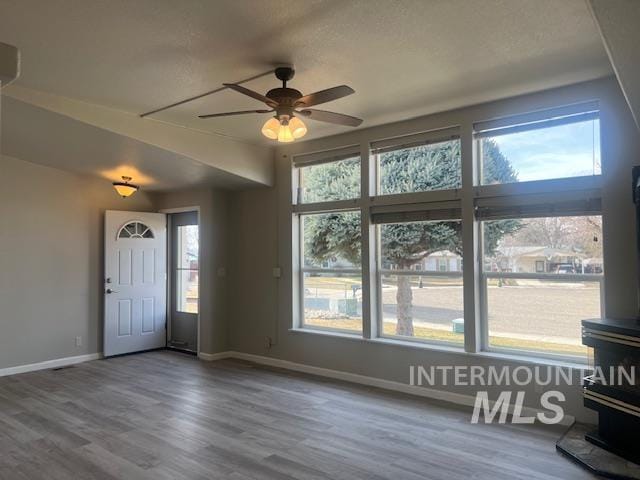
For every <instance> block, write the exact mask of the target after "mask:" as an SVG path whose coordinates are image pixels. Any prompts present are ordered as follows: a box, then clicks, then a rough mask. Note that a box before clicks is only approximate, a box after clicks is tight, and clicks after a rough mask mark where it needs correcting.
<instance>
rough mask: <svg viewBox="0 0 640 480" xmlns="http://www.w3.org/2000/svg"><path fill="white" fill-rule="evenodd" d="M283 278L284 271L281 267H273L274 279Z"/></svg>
mask: <svg viewBox="0 0 640 480" xmlns="http://www.w3.org/2000/svg"><path fill="white" fill-rule="evenodd" d="M281 276H282V269H281V268H280V267H273V278H280V277H281Z"/></svg>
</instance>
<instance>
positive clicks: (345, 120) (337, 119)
mask: <svg viewBox="0 0 640 480" xmlns="http://www.w3.org/2000/svg"><path fill="white" fill-rule="evenodd" d="M298 113H300V114H302V115H304V116H305V117H306V118H310V119H311V120H317V121H319V122H328V123H335V124H337V125H344V126H347V127H358V126H360V124H361V123H362V119H361V118H357V117H352V116H351V115H344V114H342V113H335V112H327V111H326V110H315V109H313V108H306V109H304V110H300V111H299V112H298Z"/></svg>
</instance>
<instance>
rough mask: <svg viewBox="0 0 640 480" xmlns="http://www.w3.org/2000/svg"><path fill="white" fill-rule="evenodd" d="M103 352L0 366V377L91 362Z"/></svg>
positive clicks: (100, 356)
mask: <svg viewBox="0 0 640 480" xmlns="http://www.w3.org/2000/svg"><path fill="white" fill-rule="evenodd" d="M101 358H102V353H89V354H87V355H77V356H75V357H64V358H55V359H53V360H46V361H44V362H38V363H30V364H28V365H17V366H15V367H8V368H0V377H5V376H7V375H15V374H17V373H27V372H35V371H37V370H46V369H48V368H59V367H66V366H68V365H75V364H76V363H82V362H89V361H91V360H99V359H101Z"/></svg>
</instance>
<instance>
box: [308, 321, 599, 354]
mask: <svg viewBox="0 0 640 480" xmlns="http://www.w3.org/2000/svg"><path fill="white" fill-rule="evenodd" d="M305 323H307V324H308V325H311V326H317V327H326V328H339V329H346V330H354V331H357V332H360V331H362V323H361V321H360V320H358V319H349V318H345V319H326V318H315V319H306V320H305ZM395 331H396V326H395V324H394V323H391V322H384V334H385V335H394V334H395ZM413 331H414V336H415V338H418V339H420V338H423V339H428V340H435V341H441V342H451V343H458V344H461V345H462V343H463V341H464V339H463V336H462V334H461V333H453V332H449V331H446V330H439V329H436V328H427V327H414V329H413ZM489 341H490V343H491V346H493V347H498V348H513V349H518V350H534V351H539V352H545V353H555V354H564V355H586V354H587V347H585V346H584V345H567V344H561V343H553V342H543V341H536V340H521V339H517V338H505V337H495V336H491V337H489Z"/></svg>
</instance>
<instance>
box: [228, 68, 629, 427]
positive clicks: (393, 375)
mask: <svg viewBox="0 0 640 480" xmlns="http://www.w3.org/2000/svg"><path fill="white" fill-rule="evenodd" d="M596 98H599V99H600V100H601V123H602V137H601V145H602V163H603V177H604V178H603V187H602V195H603V215H604V221H603V224H604V225H603V229H604V256H605V269H606V276H605V282H606V286H605V288H606V294H605V307H606V312H607V314H608V315H609V316H622V317H633V316H635V315H636V312H637V309H638V304H637V295H636V288H637V272H636V254H635V247H634V241H635V234H634V230H633V229H634V222H633V218H634V217H633V205H632V203H631V197H630V195H631V193H630V171H631V166H632V165H635V164H637V163H640V142H639V138H638V131H637V130H636V127H635V124H634V122H633V119H632V117H631V114H630V111H629V109H628V107H627V105H626V103H625V102H624V99H623V97H622V95H621V93H620V90H619V88H618V85H617V83H616V82H615V80H614V79H603V80H599V81H595V82H589V83H586V84H581V85H577V86H574V87H567V88H561V89H556V90H553V91H549V92H541V93H539V94H532V95H527V96H523V97H519V98H513V99H508V100H504V101H499V102H493V103H490V104H484V105H478V106H473V107H469V108H465V109H460V110H456V111H452V112H445V113H442V114H436V115H431V116H428V117H422V118H419V119H414V120H409V121H406V122H401V123H397V124H392V125H386V126H380V127H373V128H371V129H368V130H364V131H358V132H354V133H350V134H345V135H340V136H335V137H329V138H326V139H319V140H311V141H309V142H303V143H298V144H293V145H292V146H288V147H283V148H280V149H279V151H278V153H277V155H276V187H275V188H269V189H260V190H252V191H247V192H242V193H236V194H234V195H233V196H232V201H231V210H230V214H231V217H230V218H231V219H232V221H231V235H232V239H233V240H232V250H233V259H234V264H233V269H232V274H231V277H230V288H231V290H232V293H231V295H230V298H231V299H232V305H233V308H231V309H230V314H231V318H230V335H229V339H230V348H231V349H232V350H236V351H242V352H248V353H252V354H258V355H266V356H271V357H275V358H279V359H284V360H289V361H293V362H299V363H303V364H308V365H313V366H318V367H323V368H329V369H335V370H341V371H345V372H351V373H355V374H361V375H367V376H371V377H377V378H381V379H386V380H392V381H397V382H403V383H406V382H408V376H409V368H408V367H409V365H424V366H429V365H432V364H433V365H485V366H488V365H497V366H498V367H500V366H502V365H511V366H517V365H519V364H521V362H520V361H517V360H513V359H509V358H499V357H498V356H493V357H489V356H487V355H485V354H467V353H462V352H458V353H454V352H447V351H443V350H436V349H428V348H419V347H408V346H400V345H397V344H396V345H394V344H391V343H389V342H384V341H379V340H378V341H376V340H371V341H367V340H362V339H356V340H354V339H349V338H341V337H337V336H328V335H320V334H312V333H302V332H293V331H290V328H291V326H292V324H293V319H292V318H293V317H292V304H293V301H292V289H293V281H294V275H293V272H292V264H291V258H292V251H291V245H292V242H291V238H292V222H291V197H292V194H291V165H290V160H289V158H287V157H284V156H285V155H288V156H289V157H290V156H291V155H293V154H296V153H302V152H305V151H321V150H326V149H329V148H337V147H340V146H345V145H354V144H358V143H361V142H362V141H363V140H362V139H363V138H366V137H367V136H369V137H370V136H377V137H378V138H388V137H392V136H396V135H400V134H403V133H404V134H406V133H410V132H412V131H413V132H419V131H425V130H428V129H433V128H437V127H446V126H450V125H460V124H461V123H464V122H466V123H467V124H468V122H469V121H478V120H484V119H489V118H496V117H500V116H503V115H507V114H512V113H518V112H523V111H531V110H536V109H540V108H548V107H552V106H557V105H562V104H567V103H572V102H576V101H584V100H592V99H596ZM276 225H277V229H276ZM274 245H277V252H276V251H275V248H274ZM274 266H280V267H282V272H283V275H282V278H280V279H275V278H273V277H272V275H271V268H272V267H274ZM276 299H277V301H276ZM274 332H275V333H274ZM274 335H275V336H277V338H276V340H277V344H276V345H275V346H273V347H272V348H268V347H267V345H266V341H265V337H266V336H274ZM438 388H440V389H442V390H451V391H453V392H455V393H462V394H467V395H468V394H474V393H475V389H474V388H451V387H448V386H439V387H438ZM521 389H522V390H525V391H526V392H527V395H526V403H527V404H528V405H530V406H533V407H537V406H539V396H540V392H536V391H535V389H534V387H533V386H531V387H527V388H521ZM561 390H563V391H564V393H565V395H566V396H567V402H566V403H565V412H566V413H569V414H573V415H576V416H578V418H580V419H582V420H587V421H590V420H593V419H594V417H593V415H592V414H591V413H590V412H588V411H587V410H586V409H584V408H583V407H582V399H581V388H580V387H579V385H575V386H571V387H566V388H561ZM497 392H498V391H497V390H495V389H494V390H493V391H492V392H491V394H492V395H493V396H494V397H495V396H496V394H497Z"/></svg>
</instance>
